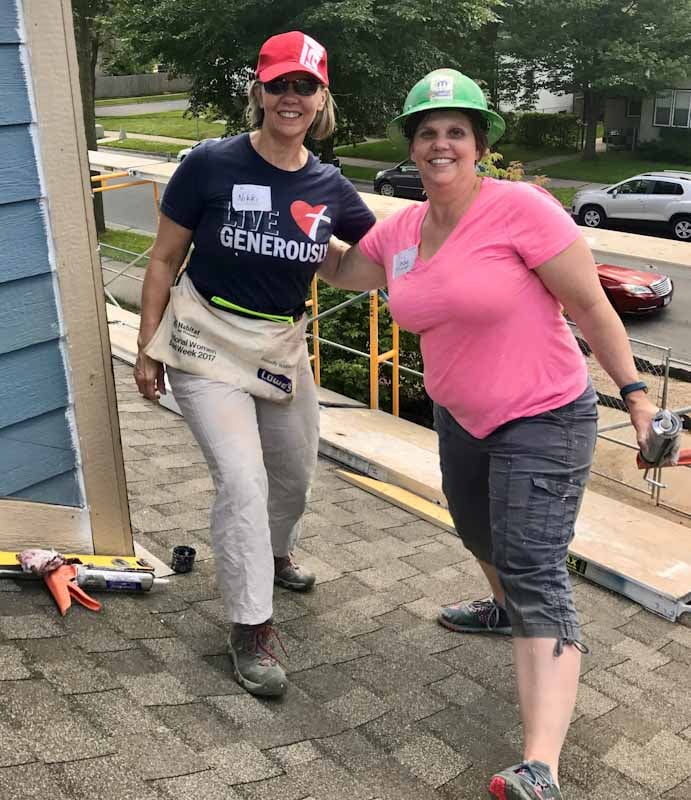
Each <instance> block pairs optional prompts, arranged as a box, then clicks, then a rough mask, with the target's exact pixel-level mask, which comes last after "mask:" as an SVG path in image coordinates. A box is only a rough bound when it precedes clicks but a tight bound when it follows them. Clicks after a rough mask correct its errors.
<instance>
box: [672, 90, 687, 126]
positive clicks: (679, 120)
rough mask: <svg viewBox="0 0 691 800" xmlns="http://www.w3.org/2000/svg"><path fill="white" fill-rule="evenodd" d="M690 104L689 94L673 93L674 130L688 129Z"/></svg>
mask: <svg viewBox="0 0 691 800" xmlns="http://www.w3.org/2000/svg"><path fill="white" fill-rule="evenodd" d="M690 104H691V92H675V93H674V113H673V114H672V125H673V126H674V127H675V128H688V127H689V105H690Z"/></svg>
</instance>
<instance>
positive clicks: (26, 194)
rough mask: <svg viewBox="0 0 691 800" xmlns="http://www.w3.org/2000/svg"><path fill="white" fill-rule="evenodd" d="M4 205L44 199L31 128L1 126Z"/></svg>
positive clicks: (0, 199)
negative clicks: (39, 198)
mask: <svg viewBox="0 0 691 800" xmlns="http://www.w3.org/2000/svg"><path fill="white" fill-rule="evenodd" d="M0 165H2V169H0V203H16V202H17V201H18V200H34V199H36V198H38V197H40V196H41V187H40V185H39V182H38V170H37V168H36V155H35V153H34V143H33V142H32V141H31V134H30V133H29V126H28V125H7V126H5V127H1V126H0Z"/></svg>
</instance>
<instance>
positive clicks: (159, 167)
mask: <svg viewBox="0 0 691 800" xmlns="http://www.w3.org/2000/svg"><path fill="white" fill-rule="evenodd" d="M178 166H179V164H177V162H175V161H169V162H161V163H160V164H155V163H152V162H151V161H148V162H147V163H146V164H140V165H139V166H136V167H133V168H132V169H131V170H130V172H131V174H132V175H133V176H134V177H136V178H141V179H142V180H148V181H153V182H154V183H164V184H165V183H168V181H169V180H170V179H171V177H172V175H173V173H174V172H175V170H176V169H177V168H178Z"/></svg>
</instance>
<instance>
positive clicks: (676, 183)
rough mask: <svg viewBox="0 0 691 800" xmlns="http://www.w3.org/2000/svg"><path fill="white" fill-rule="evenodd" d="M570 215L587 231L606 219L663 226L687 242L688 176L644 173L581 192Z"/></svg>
mask: <svg viewBox="0 0 691 800" xmlns="http://www.w3.org/2000/svg"><path fill="white" fill-rule="evenodd" d="M571 212H572V213H573V214H574V215H575V216H576V217H578V220H579V222H580V223H581V225H586V226H587V227H589V228H599V227H600V226H602V225H604V223H605V222H606V221H607V219H608V218H609V219H624V220H634V221H635V220H640V221H641V222H644V223H646V224H649V223H657V224H661V225H665V226H667V227H669V229H670V230H671V231H672V233H673V234H674V236H675V237H676V238H677V239H679V240H681V241H685V242H691V172H680V171H679V170H661V171H659V172H644V173H641V174H640V175H634V176H633V177H632V178H627V179H626V180H625V181H619V183H615V184H612V185H611V186H606V187H605V188H604V189H583V190H582V191H580V192H576V194H575V196H574V198H573V205H572V207H571Z"/></svg>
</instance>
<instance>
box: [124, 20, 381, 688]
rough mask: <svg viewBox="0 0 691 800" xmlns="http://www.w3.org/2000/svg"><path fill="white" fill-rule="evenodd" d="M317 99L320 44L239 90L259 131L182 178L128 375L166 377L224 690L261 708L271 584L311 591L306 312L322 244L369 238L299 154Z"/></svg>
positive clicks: (315, 420)
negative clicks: (175, 407) (199, 515)
mask: <svg viewBox="0 0 691 800" xmlns="http://www.w3.org/2000/svg"><path fill="white" fill-rule="evenodd" d="M328 86H329V78H328V73H327V55H326V50H325V49H324V47H323V46H322V45H321V44H319V42H317V41H315V40H314V39H312V38H311V37H310V36H307V35H306V34H304V33H301V32H299V31H291V32H289V33H284V34H280V35H278V36H272V37H271V38H270V39H269V40H268V41H266V42H265V43H264V45H263V46H262V48H261V51H260V53H259V61H258V64H257V69H256V80H254V81H253V82H252V83H251V85H250V87H249V106H248V118H249V120H250V122H251V123H252V126H253V127H254V128H255V130H253V131H252V133H249V134H241V135H239V136H235V137H232V138H227V139H222V140H220V141H207V142H204V143H202V144H201V145H200V146H198V147H195V148H194V149H193V150H192V151H191V152H190V154H189V155H188V156H187V157H186V159H185V160H184V161H183V162H182V164H181V165H180V166H179V167H178V169H177V170H176V172H175V174H174V175H173V177H172V179H171V181H170V183H169V184H168V187H167V189H166V192H165V195H164V197H163V201H162V203H161V219H160V223H159V229H158V235H157V237H156V243H155V245H154V248H153V251H152V254H151V262H150V266H149V268H148V270H147V274H146V279H145V282H144V289H143V296H142V314H141V327H140V332H139V355H138V358H137V364H136V366H135V373H134V374H135V379H136V381H137V385H138V387H139V390H140V392H141V393H142V394H143V395H144V396H146V397H148V398H150V399H152V400H155V399H156V397H157V393H163V392H165V383H164V367H163V364H164V363H165V364H166V366H167V372H168V376H169V380H170V384H171V386H172V389H173V392H174V394H175V399H176V400H177V402H178V404H179V406H180V408H181V409H182V412H183V414H184V416H185V419H186V420H187V422H188V424H189V426H190V428H191V429H192V432H193V433H194V435H195V437H196V439H197V441H198V442H199V445H200V446H201V448H202V450H203V452H204V455H205V457H206V460H207V462H208V465H209V469H210V472H211V475H212V477H213V481H214V486H215V489H216V499H215V502H214V505H213V509H212V512H211V536H212V540H213V545H214V553H215V560H216V569H217V576H218V583H219V586H220V590H221V594H222V597H223V601H224V605H225V608H226V612H227V614H228V619H229V621H230V622H232V623H233V625H232V630H231V633H230V636H229V640H228V645H229V651H230V656H231V659H232V662H233V669H234V674H235V677H236V679H237V681H238V683H240V685H241V686H243V687H244V688H245V689H246V690H247V691H249V692H252V693H253V694H260V695H267V696H270V695H280V694H282V693H283V692H284V691H285V689H286V686H287V681H286V676H285V672H284V671H283V669H282V668H281V666H280V665H279V664H278V663H277V661H276V659H275V658H274V653H273V650H272V637H273V635H274V634H273V628H272V613H273V610H272V595H273V584H274V583H276V584H279V585H281V586H283V587H286V588H288V589H293V590H296V591H304V590H306V589H310V588H311V587H312V585H313V584H314V582H315V576H314V575H313V574H311V573H309V572H308V571H307V570H305V569H304V568H302V567H300V566H299V565H297V564H296V563H295V562H294V561H293V559H292V555H291V553H292V551H293V549H294V548H295V546H296V544H297V540H298V536H299V530H300V519H301V517H302V514H303V511H304V509H305V504H306V501H307V495H308V491H309V487H310V483H311V480H312V476H313V473H314V470H315V467H316V462H317V447H318V442H319V409H318V405H317V395H316V390H315V386H314V381H313V378H312V373H311V370H310V367H309V360H308V354H307V348H306V343H305V325H306V317H305V298H306V296H307V292H308V289H309V286H310V282H311V280H312V278H313V276H314V273H315V272H316V271H317V269H319V266H320V264H321V262H322V261H323V260H324V258H325V257H326V253H327V250H328V244H329V240H330V238H331V236H332V234H333V235H336V236H337V237H339V238H341V239H345V240H346V241H351V242H355V241H358V240H359V239H360V238H361V237H362V236H363V235H364V234H365V233H366V231H367V230H368V229H369V228H370V227H371V226H372V224H373V223H374V217H373V215H372V213H371V212H370V211H369V210H368V208H367V207H366V206H365V205H364V203H363V202H362V201H361V200H360V198H359V196H358V194H357V192H356V191H355V190H354V188H353V187H352V185H351V184H350V183H349V182H348V181H347V180H346V179H345V178H343V176H342V175H341V174H340V173H339V171H338V170H337V169H336V168H335V167H333V166H330V165H324V164H321V163H320V162H319V161H318V159H317V158H315V156H314V155H312V154H311V153H310V152H309V151H308V150H307V149H306V148H305V146H304V139H305V136H306V135H307V134H308V133H309V134H310V135H311V136H312V137H313V138H315V139H323V138H326V137H328V136H330V135H331V134H332V133H333V130H334V126H335V118H334V105H333V100H332V99H331V95H330V93H329V88H328ZM191 243H192V244H194V248H193V250H192V254H191V256H190V260H189V265H188V267H187V269H186V271H185V272H184V274H183V275H182V277H181V278H179V279H178V280H177V281H176V282H175V285H174V286H172V288H171V285H172V284H173V282H174V280H175V277H176V275H177V274H178V270H179V268H180V266H181V265H182V263H183V261H184V259H185V256H186V254H187V252H188V249H189V247H190V244H191ZM169 298H170V302H169Z"/></svg>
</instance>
